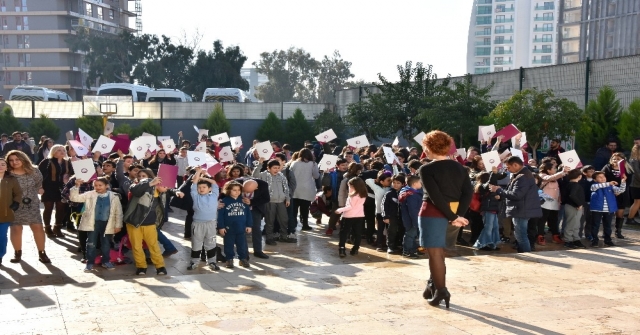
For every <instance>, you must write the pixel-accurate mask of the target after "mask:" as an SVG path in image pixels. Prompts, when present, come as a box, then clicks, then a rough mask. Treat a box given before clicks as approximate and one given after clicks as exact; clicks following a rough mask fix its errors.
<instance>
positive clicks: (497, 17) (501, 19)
mask: <svg viewBox="0 0 640 335" xmlns="http://www.w3.org/2000/svg"><path fill="white" fill-rule="evenodd" d="M496 22H498V23H499V22H504V15H496Z"/></svg>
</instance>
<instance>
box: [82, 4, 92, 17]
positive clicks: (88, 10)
mask: <svg viewBox="0 0 640 335" xmlns="http://www.w3.org/2000/svg"><path fill="white" fill-rule="evenodd" d="M84 15H86V16H93V6H91V4H90V3H87V4H85V10H84Z"/></svg>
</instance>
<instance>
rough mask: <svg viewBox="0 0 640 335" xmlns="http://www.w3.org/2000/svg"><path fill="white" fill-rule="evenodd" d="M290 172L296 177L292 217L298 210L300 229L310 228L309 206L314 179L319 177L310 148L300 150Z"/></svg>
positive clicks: (312, 194) (314, 188)
mask: <svg viewBox="0 0 640 335" xmlns="http://www.w3.org/2000/svg"><path fill="white" fill-rule="evenodd" d="M291 172H293V175H294V177H295V178H296V190H295V191H294V192H293V206H294V207H293V217H294V218H295V217H297V216H298V211H300V223H302V230H311V227H309V207H310V206H311V202H312V201H313V199H315V197H316V179H318V178H319V177H320V171H319V170H318V164H317V163H316V162H315V161H314V160H313V154H312V153H311V150H309V149H307V148H304V149H302V150H300V157H299V158H298V160H297V161H295V162H293V164H291Z"/></svg>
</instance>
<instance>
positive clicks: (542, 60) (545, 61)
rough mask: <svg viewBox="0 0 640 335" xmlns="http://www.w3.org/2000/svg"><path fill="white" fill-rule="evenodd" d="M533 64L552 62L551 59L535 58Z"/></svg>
mask: <svg viewBox="0 0 640 335" xmlns="http://www.w3.org/2000/svg"><path fill="white" fill-rule="evenodd" d="M531 63H532V64H551V59H534V60H533V62H531Z"/></svg>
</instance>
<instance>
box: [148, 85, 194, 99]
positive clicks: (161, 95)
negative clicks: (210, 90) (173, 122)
mask: <svg viewBox="0 0 640 335" xmlns="http://www.w3.org/2000/svg"><path fill="white" fill-rule="evenodd" d="M160 101H163V102H192V101H193V100H192V99H191V97H190V96H189V95H188V94H186V93H184V92H182V91H180V90H176V89H174V88H154V89H153V90H151V91H149V93H147V102H160Z"/></svg>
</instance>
